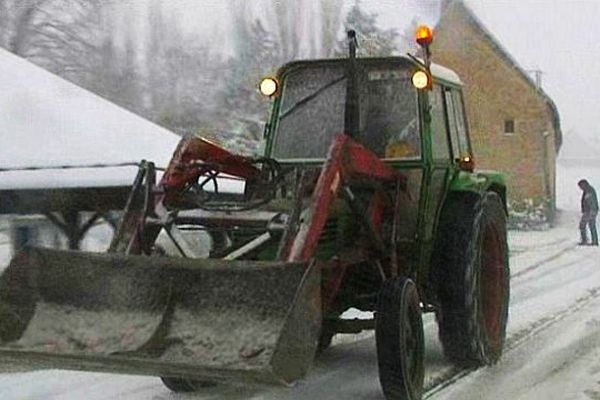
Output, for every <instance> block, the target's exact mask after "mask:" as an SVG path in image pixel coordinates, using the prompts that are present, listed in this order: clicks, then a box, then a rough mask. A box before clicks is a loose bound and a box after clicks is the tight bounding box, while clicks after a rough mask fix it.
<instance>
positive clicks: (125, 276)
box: [0, 248, 321, 383]
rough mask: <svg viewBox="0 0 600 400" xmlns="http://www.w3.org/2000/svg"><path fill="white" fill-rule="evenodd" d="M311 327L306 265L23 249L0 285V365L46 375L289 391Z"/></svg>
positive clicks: (315, 278) (315, 320)
mask: <svg viewBox="0 0 600 400" xmlns="http://www.w3.org/2000/svg"><path fill="white" fill-rule="evenodd" d="M320 324H321V300H320V274H319V271H318V269H317V268H313V267H312V266H308V265H307V264H305V263H281V262H258V261H233V262H232V261H227V262H226V261H221V260H198V259H181V258H169V257H146V256H132V255H121V254H94V253H84V252H74V251H60V250H50V249H38V248H30V249H25V250H23V251H21V252H19V253H18V254H17V255H16V256H15V258H14V259H13V260H12V262H11V264H10V266H9V267H8V268H7V269H6V271H5V272H4V273H3V275H2V276H1V277H0V340H1V343H0V357H4V358H5V359H9V360H10V361H15V360H24V359H27V358H28V359H29V362H36V363H40V365H44V366H49V367H54V368H65V369H85V370H99V371H106V370H110V371H113V372H122V373H133V374H149V375H161V376H182V377H189V378H201V377H204V378H211V379H223V380H229V379H234V380H247V379H250V380H259V381H268V382H283V383H289V382H292V381H294V380H296V379H298V378H300V377H302V376H303V375H304V374H305V373H306V371H307V369H308V367H309V366H310V364H311V362H312V359H313V357H314V352H315V349H316V343H317V338H318V334H319V330H320Z"/></svg>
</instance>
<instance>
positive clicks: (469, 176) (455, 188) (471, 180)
mask: <svg viewBox="0 0 600 400" xmlns="http://www.w3.org/2000/svg"><path fill="white" fill-rule="evenodd" d="M489 191H491V192H495V193H497V194H498V196H500V198H501V199H502V205H503V206H504V212H507V203H506V183H505V178H504V175H503V174H502V173H500V172H497V171H484V170H478V171H475V172H467V171H458V172H457V173H456V174H455V175H454V177H453V178H452V180H451V182H450V187H449V188H448V195H450V194H452V193H456V194H458V193H465V194H466V193H471V194H475V195H477V196H478V197H479V196H482V195H483V194H484V193H485V192H489Z"/></svg>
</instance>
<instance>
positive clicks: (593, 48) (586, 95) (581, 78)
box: [166, 0, 600, 143]
mask: <svg viewBox="0 0 600 400" xmlns="http://www.w3.org/2000/svg"><path fill="white" fill-rule="evenodd" d="M248 1H252V3H253V4H254V5H255V6H256V7H257V8H258V9H259V12H260V7H261V3H262V4H268V3H269V2H270V1H271V0H268V1H266V0H248ZM282 1H284V0H282ZM288 1H291V0H288ZM315 1H319V0H315ZM353 2H354V0H345V3H346V7H348V5H350V4H353ZM225 3H227V2H226V1H223V0H202V1H198V0H171V1H169V3H166V4H172V5H173V6H174V7H175V8H176V9H177V10H179V11H181V19H182V21H183V23H184V25H185V26H186V27H187V29H190V30H198V31H204V32H205V33H206V34H207V36H206V37H207V39H209V40H219V41H222V45H223V46H224V47H225V48H226V47H228V39H227V38H228V37H230V36H231V32H230V30H231V28H230V27H229V24H228V23H227V22H226V21H227V19H228V12H227V5H226V4H225ZM466 3H467V5H469V6H470V7H471V9H472V10H473V11H475V13H476V15H477V16H478V17H479V18H480V19H481V20H482V21H483V22H484V24H485V25H486V26H487V27H488V29H489V30H490V31H491V32H492V34H493V35H494V36H496V37H497V39H498V41H499V42H500V43H501V44H502V45H503V47H504V48H505V49H507V50H508V51H509V53H511V55H512V56H513V57H514V58H515V59H516V60H517V61H518V62H519V63H520V64H521V66H522V67H523V68H524V69H525V70H532V69H540V70H541V71H542V72H543V75H542V86H543V88H544V90H545V91H546V92H547V93H548V94H549V95H550V96H551V97H552V98H553V99H554V101H555V103H556V105H557V107H558V109H559V113H560V115H561V122H562V127H563V133H564V135H565V139H566V140H568V137H569V133H571V132H576V133H577V134H579V135H581V136H583V137H586V138H588V139H589V140H590V141H593V142H597V143H600V138H599V136H600V133H599V132H598V131H599V130H600V129H599V128H598V125H599V123H598V122H597V118H596V117H597V116H598V114H599V108H600V91H599V90H598V89H599V88H600V0H587V1H586V0H518V1H516V0H466ZM361 4H362V6H363V8H364V9H366V10H368V11H371V12H376V13H378V14H379V21H380V23H381V25H382V26H384V27H386V28H397V29H398V30H399V31H402V30H403V29H404V27H405V26H406V25H407V24H408V23H409V21H410V20H411V19H412V18H413V17H415V16H416V17H417V18H419V19H420V20H421V21H424V22H427V23H434V22H435V19H436V18H437V10H438V9H439V1H437V0H362V2H361ZM433 57H434V60H435V54H434V55H433Z"/></svg>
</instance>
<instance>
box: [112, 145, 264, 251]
mask: <svg viewBox="0 0 600 400" xmlns="http://www.w3.org/2000/svg"><path fill="white" fill-rule="evenodd" d="M259 172H260V171H259V170H258V169H257V168H256V167H255V166H254V165H253V164H252V160H251V159H249V158H247V157H243V156H240V155H236V154H233V153H231V152H229V151H227V150H225V149H224V148H222V147H220V146H218V145H216V144H214V143H212V142H210V141H208V140H206V139H204V138H198V137H189V138H184V139H182V140H181V141H180V142H179V144H178V145H177V148H176V149H175V152H174V153H173V157H172V158H171V161H170V162H169V165H168V166H167V169H166V170H165V172H164V174H163V176H162V178H161V180H160V183H159V184H158V185H156V179H155V168H154V165H153V164H152V163H147V162H142V164H141V165H140V170H139V172H138V175H137V177H136V179H135V181H134V184H133V187H132V190H131V193H130V195H129V199H128V201H127V205H126V207H125V213H124V215H123V218H122V219H121V223H120V225H119V228H118V229H117V233H116V234H115V236H114V238H113V240H112V242H111V245H110V247H109V252H117V253H127V254H142V253H144V254H149V253H150V252H151V251H152V245H153V244H154V242H155V240H156V238H157V236H158V234H159V233H160V229H161V225H160V223H161V222H166V218H167V210H168V207H169V206H170V205H172V204H173V203H176V202H177V201H178V200H179V199H180V198H181V196H182V194H183V193H184V192H185V190H186V189H187V188H188V187H189V186H190V185H192V184H194V183H195V182H197V181H198V178H200V177H201V176H203V175H211V176H212V177H213V178H215V177H216V175H217V174H219V173H224V174H228V175H231V176H235V177H240V178H244V179H253V178H255V177H257V176H258V174H259ZM149 219H150V220H152V221H154V222H155V223H153V224H148V221H149Z"/></svg>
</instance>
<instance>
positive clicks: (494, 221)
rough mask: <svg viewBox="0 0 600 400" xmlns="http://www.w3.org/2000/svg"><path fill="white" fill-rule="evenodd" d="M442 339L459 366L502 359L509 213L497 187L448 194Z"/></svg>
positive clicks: (440, 255) (441, 237) (439, 261)
mask: <svg viewBox="0 0 600 400" xmlns="http://www.w3.org/2000/svg"><path fill="white" fill-rule="evenodd" d="M435 273H436V274H437V276H436V278H437V287H438V295H439V302H440V309H439V310H438V313H437V320H438V327H439V338H440V341H441V343H442V346H443V348H444V353H445V355H446V357H447V358H448V359H449V360H450V361H452V362H453V363H455V364H456V365H458V366H460V367H477V366H481V365H489V364H493V363H495V362H497V361H498V359H499V358H500V356H501V354H502V348H503V346H504V339H505V336H506V323H507V319H508V302H509V287H510V285H509V281H510V272H509V267H508V245H507V242H506V214H505V212H504V207H503V204H502V200H501V199H500V197H499V196H498V195H497V194H496V193H494V192H487V193H485V194H484V195H483V196H481V197H479V196H474V195H472V196H471V195H468V194H458V195H452V196H451V197H449V198H448V200H447V202H446V205H445V207H444V211H443V213H442V216H441V220H440V226H439V230H438V236H437V243H436V265H435Z"/></svg>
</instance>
